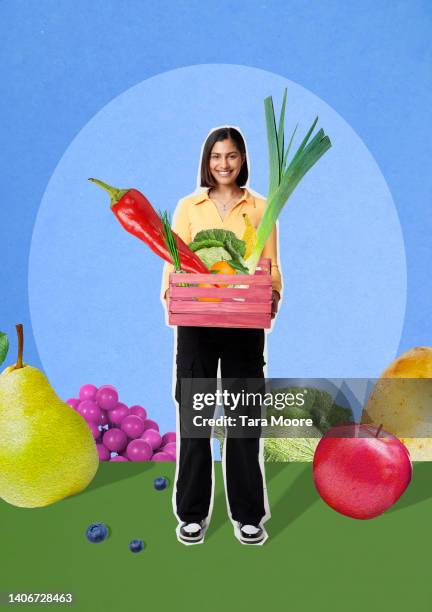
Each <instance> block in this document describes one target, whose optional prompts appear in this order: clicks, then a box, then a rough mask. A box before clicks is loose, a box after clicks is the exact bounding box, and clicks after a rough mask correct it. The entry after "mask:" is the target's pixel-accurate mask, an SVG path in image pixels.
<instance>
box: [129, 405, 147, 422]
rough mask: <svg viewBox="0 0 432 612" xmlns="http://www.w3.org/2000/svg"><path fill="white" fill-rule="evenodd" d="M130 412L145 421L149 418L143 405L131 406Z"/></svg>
mask: <svg viewBox="0 0 432 612" xmlns="http://www.w3.org/2000/svg"><path fill="white" fill-rule="evenodd" d="M129 413H130V414H135V415H136V416H139V418H140V419H142V420H143V421H145V420H146V418H147V410H146V409H145V408H143V407H142V406H138V405H135V406H131V407H130V408H129Z"/></svg>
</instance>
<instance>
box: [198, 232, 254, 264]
mask: <svg viewBox="0 0 432 612" xmlns="http://www.w3.org/2000/svg"><path fill="white" fill-rule="evenodd" d="M189 248H190V249H191V250H192V251H194V252H195V253H196V254H197V255H198V257H199V258H200V259H201V261H202V262H203V263H204V264H205V265H206V266H207V267H208V268H210V267H211V266H212V265H213V264H214V263H216V262H217V261H227V262H228V263H229V264H230V265H231V266H232V267H233V268H234V269H235V270H236V271H237V272H240V273H241V274H248V273H249V271H248V269H247V267H246V266H245V263H244V261H243V257H244V255H245V252H246V243H245V242H244V240H240V239H239V238H237V236H236V235H235V234H234V232H231V231H230V230H224V229H210V230H201V231H200V232H198V234H197V235H196V236H195V238H194V239H193V241H192V242H191V243H190V244H189Z"/></svg>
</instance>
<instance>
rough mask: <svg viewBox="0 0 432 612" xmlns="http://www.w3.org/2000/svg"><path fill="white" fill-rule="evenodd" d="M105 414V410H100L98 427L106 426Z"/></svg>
mask: <svg viewBox="0 0 432 612" xmlns="http://www.w3.org/2000/svg"><path fill="white" fill-rule="evenodd" d="M107 414H108V413H107V412H106V410H101V418H100V421H99V425H102V426H104V425H108V416H107Z"/></svg>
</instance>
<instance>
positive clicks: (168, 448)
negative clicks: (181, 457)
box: [160, 442, 177, 459]
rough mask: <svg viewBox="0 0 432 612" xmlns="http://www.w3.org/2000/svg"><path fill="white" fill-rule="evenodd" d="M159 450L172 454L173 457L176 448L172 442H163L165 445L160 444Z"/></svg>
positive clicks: (175, 453)
mask: <svg viewBox="0 0 432 612" xmlns="http://www.w3.org/2000/svg"><path fill="white" fill-rule="evenodd" d="M160 450H161V452H163V453H168V454H169V455H172V456H173V457H174V459H175V458H176V456H177V449H176V445H175V443H174V442H170V444H165V446H162V448H161V449H160Z"/></svg>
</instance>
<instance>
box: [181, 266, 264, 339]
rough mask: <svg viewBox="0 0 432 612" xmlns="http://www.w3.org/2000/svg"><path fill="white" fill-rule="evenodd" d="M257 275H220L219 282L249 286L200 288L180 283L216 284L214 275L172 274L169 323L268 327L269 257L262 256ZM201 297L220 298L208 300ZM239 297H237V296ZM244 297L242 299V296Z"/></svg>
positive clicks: (204, 325) (202, 325) (219, 283)
mask: <svg viewBox="0 0 432 612" xmlns="http://www.w3.org/2000/svg"><path fill="white" fill-rule="evenodd" d="M259 268H260V269H259V270H258V269H257V271H256V273H255V274H251V275H247V274H236V275H231V274H218V275H217V284H218V285H221V284H227V285H246V287H243V288H238V289H235V288H233V287H226V288H223V287H214V286H212V287H197V286H187V287H181V286H179V285H181V284H184V283H193V285H196V284H198V283H202V284H209V285H215V284H216V279H215V276H216V275H214V274H176V273H172V274H170V285H169V296H170V311H169V324H170V325H182V326H198V327H242V328H261V329H268V328H270V326H271V292H272V285H271V276H270V260H269V259H262V260H260V262H259ZM199 297H217V298H222V299H223V301H217V302H208V301H203V300H198V299H197V298H199ZM234 298H237V299H234ZM240 298H241V299H240Z"/></svg>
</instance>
